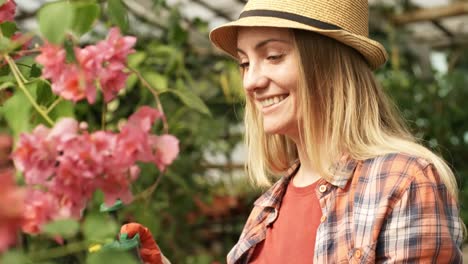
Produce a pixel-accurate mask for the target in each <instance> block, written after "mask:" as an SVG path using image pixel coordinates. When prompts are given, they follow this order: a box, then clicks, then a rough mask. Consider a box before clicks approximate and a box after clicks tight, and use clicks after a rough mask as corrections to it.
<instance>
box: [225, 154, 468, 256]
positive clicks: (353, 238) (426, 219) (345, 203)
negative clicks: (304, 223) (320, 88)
mask: <svg viewBox="0 0 468 264" xmlns="http://www.w3.org/2000/svg"><path fill="white" fill-rule="evenodd" d="M297 167H298V164H295V165H293V166H292V167H291V168H290V169H289V171H288V173H287V175H286V176H284V177H282V178H281V179H280V180H279V181H278V182H277V183H276V184H274V185H273V186H272V187H271V188H270V189H269V190H268V191H267V192H266V193H265V194H263V195H262V196H261V197H260V198H259V199H258V200H257V201H256V202H255V206H254V208H253V210H252V212H251V214H250V216H249V218H248V220H247V223H246V225H245V227H244V230H243V232H242V234H241V237H240V239H239V242H238V243H237V244H236V245H235V246H234V248H233V249H232V250H231V252H230V253H229V254H228V257H227V263H228V264H245V263H249V259H250V257H251V256H252V253H253V251H254V248H255V245H256V244H257V243H259V242H260V241H262V240H264V239H265V234H266V229H267V226H268V225H269V224H271V223H273V222H274V221H275V219H276V216H277V215H278V210H279V209H280V206H281V199H282V197H283V195H284V192H285V190H286V187H287V185H288V183H289V180H290V178H291V175H292V174H293V172H294V171H295V170H296V169H297ZM335 168H336V170H335V174H334V178H333V180H332V181H331V182H327V181H325V180H324V179H320V180H319V182H318V184H317V190H316V192H317V196H318V198H319V200H320V205H321V207H322V214H323V217H322V218H321V219H320V220H321V224H320V226H319V227H318V230H317V236H316V245H315V253H314V254H315V255H314V260H313V261H314V263H318V264H319V263H320V264H322V263H376V262H378V263H462V253H461V243H462V240H463V230H462V222H461V220H460V218H459V208H458V205H457V202H456V201H455V200H454V199H453V197H451V195H450V194H449V193H448V191H447V189H446V187H445V185H444V184H443V183H442V182H441V180H440V179H439V176H438V174H437V172H436V171H435V169H434V167H433V165H432V164H430V163H429V162H428V161H426V160H425V159H422V158H417V157H413V156H408V155H404V154H388V155H385V156H379V157H376V158H372V159H368V160H364V161H355V160H352V159H348V158H346V157H344V158H342V159H341V160H340V162H338V163H337V164H336V167H335ZM285 239H287V238H285Z"/></svg>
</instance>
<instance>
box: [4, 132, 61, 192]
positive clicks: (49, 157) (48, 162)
mask: <svg viewBox="0 0 468 264" xmlns="http://www.w3.org/2000/svg"><path fill="white" fill-rule="evenodd" d="M48 133H49V129H48V128H46V127H44V126H42V125H39V126H38V127H36V128H35V129H34V131H33V132H32V133H31V134H21V135H20V139H19V142H18V144H17V147H16V150H15V151H14V153H13V155H12V157H13V161H14V163H15V166H16V168H17V169H19V170H20V171H23V172H24V174H25V180H26V183H27V184H41V183H44V182H45V181H46V180H47V179H48V178H49V177H50V176H52V175H53V173H54V171H55V163H56V157H57V149H56V147H55V145H54V144H53V142H52V143H51V142H49V141H48V140H47V135H48Z"/></svg>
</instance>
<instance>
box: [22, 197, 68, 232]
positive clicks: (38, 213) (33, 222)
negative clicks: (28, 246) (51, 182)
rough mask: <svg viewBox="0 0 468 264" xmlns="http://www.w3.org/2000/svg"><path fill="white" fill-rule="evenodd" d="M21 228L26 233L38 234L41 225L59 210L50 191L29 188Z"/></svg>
mask: <svg viewBox="0 0 468 264" xmlns="http://www.w3.org/2000/svg"><path fill="white" fill-rule="evenodd" d="M25 204H26V206H25V209H24V214H23V215H24V220H23V225H22V229H23V232H25V233H28V234H38V233H40V232H41V230H42V226H43V225H44V224H46V223H47V222H49V221H52V220H53V219H54V218H55V217H56V215H57V212H58V210H59V204H58V202H57V199H56V197H54V196H53V195H52V194H51V193H48V192H43V191H40V190H35V189H30V190H28V193H27V196H26V202H25Z"/></svg>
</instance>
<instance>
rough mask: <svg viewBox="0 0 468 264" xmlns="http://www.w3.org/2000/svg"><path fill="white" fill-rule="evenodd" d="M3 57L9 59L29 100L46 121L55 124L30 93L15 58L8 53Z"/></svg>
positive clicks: (20, 86)
mask: <svg viewBox="0 0 468 264" xmlns="http://www.w3.org/2000/svg"><path fill="white" fill-rule="evenodd" d="M3 57H4V58H5V60H6V61H7V63H8V65H9V66H10V69H11V72H12V73H13V75H14V76H15V80H16V82H17V83H18V87H19V88H20V89H21V91H22V92H23V93H24V94H25V95H26V98H28V100H29V102H30V103H31V104H32V105H33V107H34V109H36V111H37V112H38V113H39V114H40V115H41V116H42V117H43V118H44V120H46V122H47V123H48V124H49V125H51V126H53V125H54V121H52V119H51V118H50V117H49V116H48V115H47V113H46V112H44V111H43V110H42V108H41V107H40V106H39V105H38V104H37V102H36V100H34V98H33V97H32V95H31V94H30V93H29V91H28V89H27V88H26V87H25V86H24V82H23V80H22V78H21V77H20V76H22V75H21V73H19V70H18V68H17V67H15V66H16V64H15V62H13V60H12V59H11V58H10V56H8V55H4V56H3ZM23 78H24V77H23Z"/></svg>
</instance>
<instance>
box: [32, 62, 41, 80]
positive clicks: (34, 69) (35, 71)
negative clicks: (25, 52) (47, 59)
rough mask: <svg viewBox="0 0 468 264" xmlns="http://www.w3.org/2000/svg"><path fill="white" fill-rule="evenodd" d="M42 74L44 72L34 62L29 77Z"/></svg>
mask: <svg viewBox="0 0 468 264" xmlns="http://www.w3.org/2000/svg"><path fill="white" fill-rule="evenodd" d="M41 74H42V70H41V68H39V67H38V66H37V64H36V63H34V64H33V65H32V66H31V71H30V72H29V78H37V77H39V76H41Z"/></svg>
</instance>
